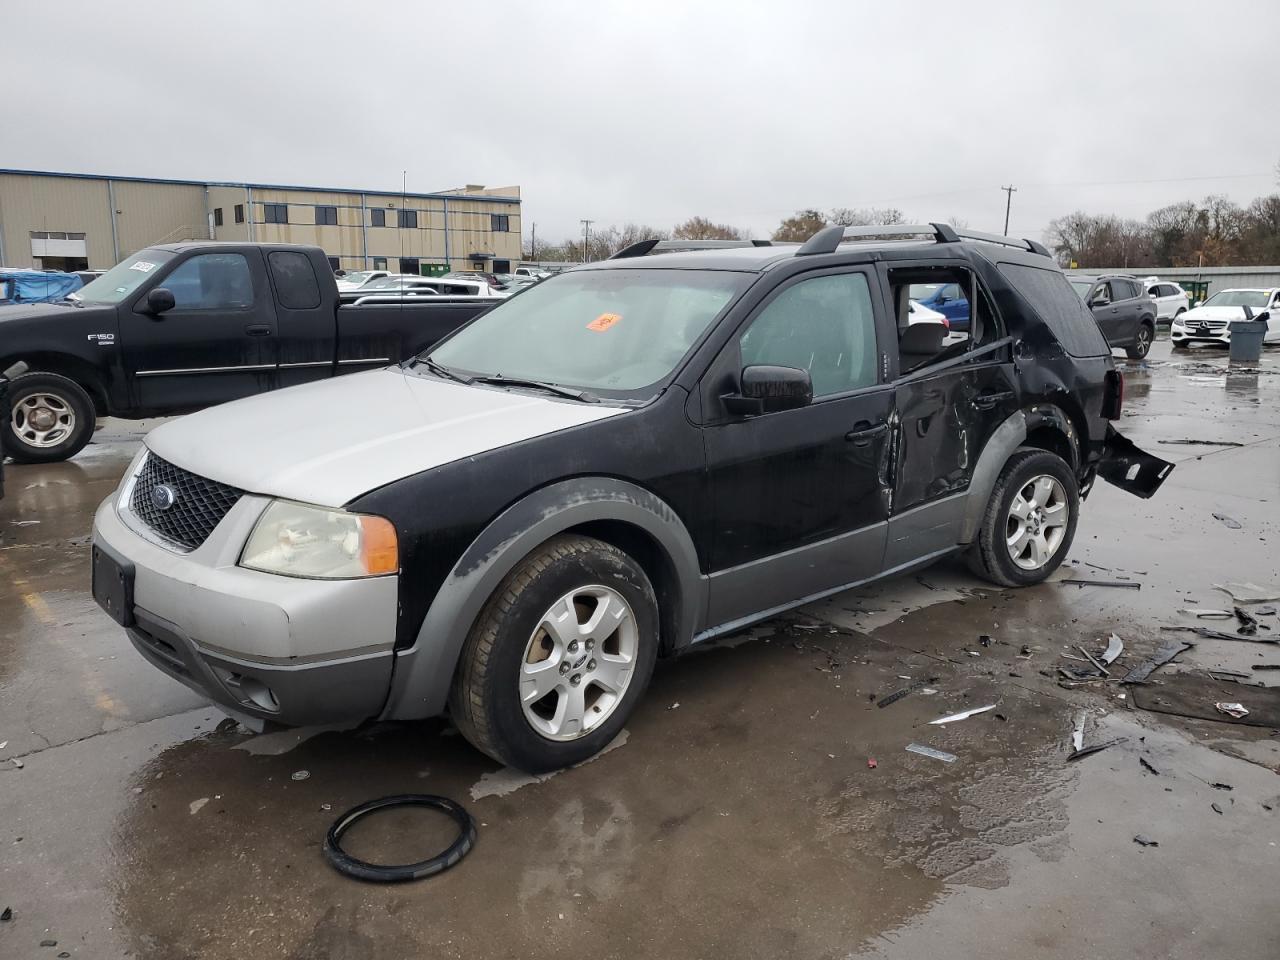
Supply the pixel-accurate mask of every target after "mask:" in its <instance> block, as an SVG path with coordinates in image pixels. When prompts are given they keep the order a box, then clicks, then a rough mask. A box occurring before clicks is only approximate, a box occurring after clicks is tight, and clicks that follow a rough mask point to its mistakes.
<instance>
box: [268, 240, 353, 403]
mask: <svg viewBox="0 0 1280 960" xmlns="http://www.w3.org/2000/svg"><path fill="white" fill-rule="evenodd" d="M267 273H268V275H269V276H270V277H271V285H272V287H273V289H274V290H275V299H276V317H277V323H278V325H279V332H278V334H277V341H278V343H279V361H280V372H279V384H280V386H282V387H291V386H294V385H296V384H299V383H307V382H309V381H311V380H323V379H324V378H325V377H331V376H333V370H334V361H335V357H336V355H337V338H338V318H337V309H336V306H335V297H336V296H337V294H336V284H335V283H334V281H333V280H332V279H330V278H329V276H328V275H327V274H326V275H325V276H323V277H321V276H317V274H316V269H315V264H314V263H313V262H312V259H311V258H310V257H308V256H307V255H306V254H305V253H303V252H301V251H299V250H271V251H268V253H267ZM326 284H327V287H326V286H324V285H326ZM330 288H332V289H330ZM326 293H328V295H327V296H326Z"/></svg>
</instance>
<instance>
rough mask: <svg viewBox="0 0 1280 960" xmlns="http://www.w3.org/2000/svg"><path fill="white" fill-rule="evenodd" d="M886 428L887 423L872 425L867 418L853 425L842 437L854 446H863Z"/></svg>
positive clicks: (887, 426) (887, 427)
mask: <svg viewBox="0 0 1280 960" xmlns="http://www.w3.org/2000/svg"><path fill="white" fill-rule="evenodd" d="M888 429H889V425H888V424H887V423H878V424H876V425H875V426H872V425H871V422H870V421H869V420H861V421H859V422H858V423H855V424H854V425H853V429H852V430H850V431H849V432H848V433H846V434H845V435H844V438H845V439H846V440H848V441H850V442H851V443H852V444H853V445H854V446H855V447H865V446H866V445H867V444H869V443H870V442H871V441H872V440H873V439H874V438H876V437H878V436H880V434H882V433H884V432H886V431H887V430H888Z"/></svg>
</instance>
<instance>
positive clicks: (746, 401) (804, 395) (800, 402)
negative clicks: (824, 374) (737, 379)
mask: <svg viewBox="0 0 1280 960" xmlns="http://www.w3.org/2000/svg"><path fill="white" fill-rule="evenodd" d="M724 401H725V406H726V407H727V408H728V409H729V412H730V413H739V414H747V415H750V414H760V413H772V412H774V411H777V410H794V409H796V408H797V407H806V406H808V405H809V404H811V403H812V402H813V381H812V380H811V379H810V377H809V371H808V370H802V369H801V368H799V367H776V366H772V365H768V364H756V365H753V366H750V367H744V368H743V370H742V393H741V395H740V396H736V397H734V396H728V397H725V398H724Z"/></svg>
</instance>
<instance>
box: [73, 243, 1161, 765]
mask: <svg viewBox="0 0 1280 960" xmlns="http://www.w3.org/2000/svg"><path fill="white" fill-rule="evenodd" d="M845 241H852V242H845ZM663 246H664V245H663V244H659V243H658V242H657V241H645V242H643V243H641V244H637V245H636V246H634V247H631V248H628V249H627V250H625V251H623V252H622V253H620V254H618V255H617V256H615V257H614V258H613V259H611V260H609V261H606V262H603V263H594V264H589V265H587V266H585V267H582V268H579V269H576V270H573V271H570V272H568V273H564V274H561V275H559V276H556V277H552V278H550V279H548V280H545V281H544V282H542V283H540V284H538V285H536V286H533V287H530V288H528V289H526V290H524V291H523V292H521V293H519V294H517V295H516V296H513V297H511V298H510V299H509V300H507V301H505V302H503V303H502V304H500V305H499V306H497V307H496V308H494V309H493V310H491V311H489V312H488V313H485V314H483V315H482V316H480V317H477V318H476V319H475V320H473V321H472V322H471V323H469V324H468V325H467V326H465V327H463V328H462V329H460V330H458V331H457V332H456V333H454V334H453V335H452V336H450V337H448V338H447V339H445V340H444V341H443V342H441V343H440V344H438V345H437V346H435V347H434V348H433V349H432V350H431V351H430V353H429V354H423V355H420V356H418V357H416V358H414V359H412V360H409V361H407V362H405V363H403V364H400V365H397V366H392V367H388V368H386V369H383V370H378V371H372V372H368V373H362V374H355V375H352V376H348V377H343V378H341V379H338V380H334V381H324V382H318V383H312V384H307V385H305V386H300V387H295V388H291V389H288V390H284V391H280V392H277V393H274V394H270V395H265V396H258V397H251V398H248V399H245V400H240V401H236V402H234V403H229V404H226V405H224V406H221V407H217V408H215V409H210V410H206V411H203V412H201V413H197V414H193V415H192V416H189V417H187V418H185V419H183V420H179V421H175V422H173V423H169V424H166V425H164V426H161V427H160V428H158V429H156V430H154V431H153V432H152V433H151V434H150V435H149V436H148V437H147V440H146V445H145V447H144V449H143V450H141V451H140V453H139V455H138V457H137V459H136V461H135V462H134V464H133V465H132V467H131V468H130V469H129V471H128V473H127V474H126V476H125V479H124V480H123V482H122V484H121V486H120V488H119V490H118V491H117V492H116V493H115V494H114V495H113V496H112V497H111V498H110V499H108V500H107V501H106V502H105V503H104V504H103V505H102V507H101V508H100V509H99V511H98V514H97V517H96V522H95V530H94V554H93V555H94V561H93V562H94V570H93V580H94V594H95V596H96V598H97V599H98V602H99V603H100V604H101V605H102V606H103V607H104V608H105V609H106V610H107V611H108V612H109V613H110V614H111V615H112V616H113V617H115V618H116V620H118V621H119V622H120V623H121V624H123V625H124V626H125V627H127V628H128V630H129V633H130V636H131V637H132V640H133V642H134V644H135V646H136V647H137V649H138V650H139V651H140V652H141V653H142V655H143V656H144V657H146V658H147V659H148V660H149V661H151V662H152V663H153V664H154V665H156V666H157V667H159V668H160V669H161V670H163V671H164V672H166V673H167V674H169V675H170V676H173V677H176V678H177V679H179V680H181V681H182V682H184V683H186V684H188V685H189V686H192V687H194V688H196V689H197V690H200V691H203V692H204V693H206V694H207V695H208V696H210V697H212V698H213V699H214V700H216V701H217V702H218V703H220V704H221V705H223V706H224V707H226V708H227V709H228V710H229V711H231V712H233V713H235V714H238V715H240V716H249V717H254V718H258V719H261V720H274V721H280V722H283V723H289V724H303V723H319V722H335V721H343V720H359V719H363V718H387V719H391V718H415V717H428V716H433V715H436V714H440V713H443V712H446V711H447V712H448V713H450V714H451V716H452V719H453V721H454V722H455V723H456V724H457V725H458V726H459V727H460V728H461V730H462V731H463V733H465V734H466V736H467V737H468V738H469V739H470V740H471V742H472V743H474V744H475V745H476V746H477V747H479V748H480V749H481V750H483V751H484V752H486V753H488V754H489V755H491V756H493V757H495V758H496V759H498V760H500V761H503V762H505V763H509V764H512V765H515V766H517V767H522V768H524V769H526V770H531V771H539V770H547V769H552V768H555V767H560V766H563V765H565V764H570V763H574V762H577V761H580V760H582V759H584V758H586V757H589V756H590V755H592V754H593V753H595V752H596V751H598V750H600V749H601V748H602V747H603V746H605V745H606V744H607V743H608V742H609V741H610V740H611V739H612V738H613V737H615V736H616V735H617V734H618V732H619V730H620V729H621V727H622V725H623V723H624V722H625V721H626V720H627V717H628V715H629V714H630V713H631V711H632V710H633V709H634V708H635V706H636V703H637V701H639V699H640V698H641V696H642V694H643V693H644V690H645V687H646V685H647V684H648V682H649V678H650V675H651V673H652V671H653V668H654V662H655V660H656V659H657V658H658V657H659V656H664V655H671V654H674V653H677V652H679V651H681V650H682V649H685V648H687V647H689V646H690V645H692V644H696V643H699V642H702V641H705V640H707V639H708V638H711V637H715V636H717V635H720V634H724V633H727V632H730V631H735V630H738V629H740V628H742V627H743V626H745V625H747V624H749V623H752V622H753V621H757V620H760V619H762V618H765V617H770V616H773V615H775V614H777V613H779V612H780V611H783V610H786V609H788V608H790V607H794V606H796V605H798V604H802V603H805V602H806V601H810V600H813V599H815V598H818V597H822V596H825V595H828V594H832V593H835V592H837V591H840V590H844V589H846V588H847V587H850V586H853V585H856V584H860V583H865V582H867V581H869V580H873V579H876V578H879V577H884V576H889V575H892V574H896V573H900V572H902V571H905V570H909V569H912V568H916V567H919V566H921V565H924V564H927V563H930V562H931V561H934V560H937V559H938V558H940V557H944V556H946V555H948V554H953V553H957V552H959V553H963V554H964V555H965V556H966V557H967V558H968V560H969V563H970V565H971V566H972V568H973V569H974V571H975V572H977V574H978V575H980V576H982V577H984V578H986V579H988V580H990V581H993V582H995V583H997V584H1001V585H1005V586H1020V585H1027V584H1035V583H1038V582H1040V581H1042V580H1044V579H1045V577H1047V576H1048V575H1049V574H1050V573H1051V572H1052V571H1053V570H1054V569H1055V568H1056V567H1057V566H1058V565H1059V564H1060V563H1061V562H1062V559H1063V557H1064V555H1065V554H1066V552H1067V549H1068V547H1069V546H1070V544H1071V539H1072V535H1073V534H1074V532H1075V528H1076V521H1077V518H1078V511H1079V508H1080V503H1081V500H1082V499H1083V497H1084V496H1085V495H1086V494H1087V493H1088V491H1089V489H1090V487H1091V486H1092V484H1093V482H1094V479H1095V477H1096V476H1099V475H1101V476H1102V477H1104V478H1105V479H1108V480H1111V481H1112V482H1114V483H1116V484H1117V485H1119V486H1122V487H1124V488H1125V489H1127V490H1129V491H1130V492H1133V493H1136V494H1138V495H1141V496H1150V495H1151V494H1153V493H1154V492H1155V490H1156V488H1157V487H1158V486H1159V485H1160V483H1161V482H1162V481H1163V479H1164V477H1165V476H1166V475H1167V473H1168V471H1169V470H1170V469H1171V466H1170V465H1169V464H1167V463H1165V462H1164V461H1161V460H1158V459H1156V458H1154V457H1151V456H1149V455H1147V454H1144V453H1142V452H1141V451H1140V450H1138V449H1137V448H1135V447H1134V446H1133V445H1132V444H1130V443H1129V442H1128V441H1126V440H1124V439H1123V438H1122V437H1121V436H1120V435H1119V434H1117V433H1116V432H1115V431H1114V430H1113V429H1112V427H1111V426H1110V422H1109V421H1111V420H1114V419H1115V418H1116V417H1118V416H1119V413H1120V404H1121V395H1122V388H1123V383H1122V380H1121V377H1120V375H1119V374H1118V373H1117V372H1116V371H1115V369H1114V367H1113V363H1112V360H1111V356H1110V352H1109V350H1108V348H1107V344H1106V342H1105V341H1104V339H1103V337H1102V335H1101V334H1100V333H1099V331H1098V326H1097V324H1096V323H1094V321H1093V318H1092V317H1091V316H1090V314H1089V311H1088V310H1087V309H1086V308H1085V306H1084V303H1083V302H1082V301H1081V299H1080V298H1079V297H1078V296H1077V295H1076V294H1075V293H1074V292H1073V291H1072V289H1071V286H1070V285H1069V284H1068V282H1067V280H1066V278H1065V277H1064V276H1063V274H1062V272H1061V271H1060V270H1059V269H1058V268H1057V267H1056V266H1055V265H1054V263H1053V261H1052V260H1051V259H1050V258H1049V257H1048V256H1047V254H1046V253H1045V251H1044V250H1043V248H1041V247H1040V246H1039V245H1037V244H1035V243H1031V242H1027V241H1019V240H1010V239H1008V238H1003V237H991V236H987V235H978V234H966V235H965V236H964V237H961V236H959V235H957V233H956V231H955V230H953V229H952V228H950V227H948V226H946V225H942V224H931V225H927V226H894V227H874V228H841V227H830V228H827V229H825V230H823V231H821V232H819V233H818V234H816V235H815V236H814V237H812V238H811V239H810V240H809V241H807V242H806V243H804V244H803V245H799V246H771V245H767V244H749V243H748V244H734V243H721V244H718V245H717V244H713V243H694V244H684V246H686V247H688V246H696V247H710V248H711V249H697V250H686V251H685V252H668V253H663V252H662V249H663ZM649 254H659V255H649ZM940 283H956V284H959V285H961V287H962V288H963V290H964V292H965V295H966V297H967V299H968V301H969V304H970V311H971V323H970V329H969V330H968V331H967V332H966V333H965V334H963V335H962V336H960V337H959V338H957V336H956V334H954V332H952V333H950V334H949V333H948V331H947V330H946V329H945V327H944V326H943V325H942V324H940V323H937V322H928V321H923V322H913V320H912V311H911V308H910V301H909V291H910V289H911V287H912V286H913V285H916V284H940Z"/></svg>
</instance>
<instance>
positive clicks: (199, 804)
mask: <svg viewBox="0 0 1280 960" xmlns="http://www.w3.org/2000/svg"><path fill="white" fill-rule="evenodd" d="M208 802H209V798H208V797H201V798H200V799H199V800H192V801H191V802H190V803H189V804H187V809H189V810H190V811H191V815H192V816H193V817H194V816H195V815H196V814H197V813H199V812H200V811H201V810H203V809H204V805H205V804H206V803H208Z"/></svg>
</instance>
